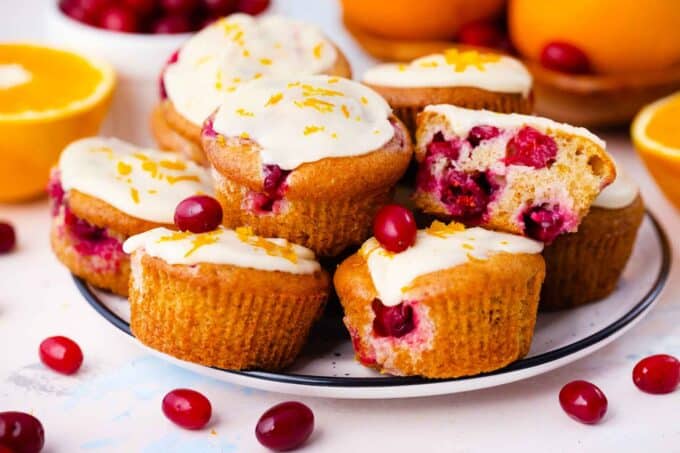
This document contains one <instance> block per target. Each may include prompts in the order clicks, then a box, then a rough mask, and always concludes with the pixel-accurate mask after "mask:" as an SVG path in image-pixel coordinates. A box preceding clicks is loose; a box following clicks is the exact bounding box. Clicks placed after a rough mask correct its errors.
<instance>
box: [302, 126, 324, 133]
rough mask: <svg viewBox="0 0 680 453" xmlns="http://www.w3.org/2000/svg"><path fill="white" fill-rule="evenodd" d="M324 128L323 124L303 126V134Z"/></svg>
mask: <svg viewBox="0 0 680 453" xmlns="http://www.w3.org/2000/svg"><path fill="white" fill-rule="evenodd" d="M325 129H326V128H325V127H323V126H314V125H312V126H305V132H304V134H305V135H312V134H316V133H317V132H322V131H324V130H325Z"/></svg>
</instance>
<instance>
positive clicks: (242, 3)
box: [236, 0, 269, 16]
mask: <svg viewBox="0 0 680 453" xmlns="http://www.w3.org/2000/svg"><path fill="white" fill-rule="evenodd" d="M268 7H269V0H238V3H237V4H236V9H237V10H238V11H240V12H242V13H246V14H251V15H253V16H256V15H258V14H260V13H261V12H263V11H264V10H265V9H267V8H268Z"/></svg>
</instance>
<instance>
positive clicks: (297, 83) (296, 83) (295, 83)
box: [288, 82, 300, 88]
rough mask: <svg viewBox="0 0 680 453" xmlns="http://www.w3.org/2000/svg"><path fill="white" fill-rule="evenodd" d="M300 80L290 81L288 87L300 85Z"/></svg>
mask: <svg viewBox="0 0 680 453" xmlns="http://www.w3.org/2000/svg"><path fill="white" fill-rule="evenodd" d="M299 86H300V82H289V83H288V88H293V87H299Z"/></svg>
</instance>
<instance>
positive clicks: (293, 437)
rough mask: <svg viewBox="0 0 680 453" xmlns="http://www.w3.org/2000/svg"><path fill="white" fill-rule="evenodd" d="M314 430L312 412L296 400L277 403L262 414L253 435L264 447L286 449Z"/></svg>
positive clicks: (291, 447)
mask: <svg viewBox="0 0 680 453" xmlns="http://www.w3.org/2000/svg"><path fill="white" fill-rule="evenodd" d="M312 431H314V413H313V412H312V410H311V409H310V408H309V407H307V406H306V405H304V404H302V403H300V402H297V401H287V402H285V403H280V404H277V405H276V406H274V407H272V408H270V409H269V410H268V411H267V412H265V413H264V414H262V416H261V417H260V419H259V420H258V421H257V425H256V426H255V436H256V437H257V440H258V441H259V442H260V443H261V444H262V445H264V446H265V447H267V448H269V449H271V450H275V451H287V450H292V449H294V448H297V447H299V446H300V445H302V444H303V443H304V442H305V441H306V440H307V439H308V438H309V436H310V435H311V434H312Z"/></svg>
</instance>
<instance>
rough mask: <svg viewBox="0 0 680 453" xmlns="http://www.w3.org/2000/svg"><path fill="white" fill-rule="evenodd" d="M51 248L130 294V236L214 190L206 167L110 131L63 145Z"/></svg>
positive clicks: (55, 180) (105, 284) (81, 272)
mask: <svg viewBox="0 0 680 453" xmlns="http://www.w3.org/2000/svg"><path fill="white" fill-rule="evenodd" d="M48 192H49V195H50V198H51V200H52V216H53V219H52V228H51V233H50V238H51V243H52V249H53V251H54V253H55V254H56V255H57V258H59V260H60V261H61V262H62V263H63V264H64V265H65V266H66V267H68V269H69V270H70V271H71V272H72V273H74V274H75V275H77V276H79V277H81V278H83V279H84V280H86V281H87V282H88V283H90V284H92V285H94V286H97V287H99V288H103V289H107V290H110V291H112V292H114V293H116V294H119V295H122V296H126V295H127V292H128V280H129V277H130V262H129V257H128V256H127V255H126V254H125V253H124V252H123V248H122V245H123V241H124V240H125V239H126V238H128V237H129V236H132V235H134V234H138V233H141V232H143V231H146V230H149V229H152V228H155V227H158V226H161V225H168V226H171V225H172V224H173V216H174V213H175V207H176V206H177V204H178V203H179V202H180V201H182V200H184V199H185V198H188V197H190V196H192V195H196V194H197V193H211V192H212V181H211V179H210V175H209V173H208V171H207V170H205V169H204V168H202V167H199V166H198V165H196V164H195V163H193V162H191V161H187V160H186V159H183V158H181V157H180V156H177V155H171V154H168V153H167V152H162V151H156V150H150V149H142V148H138V147H136V146H134V145H131V144H129V143H126V142H123V141H120V140H117V139H111V138H87V139H82V140H79V141H76V142H73V143H72V144H70V145H69V146H68V147H66V148H65V149H64V151H63V152H62V154H61V157H60V159H59V163H58V165H57V167H55V169H54V170H53V172H52V177H51V181H50V184H49V187H48Z"/></svg>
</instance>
